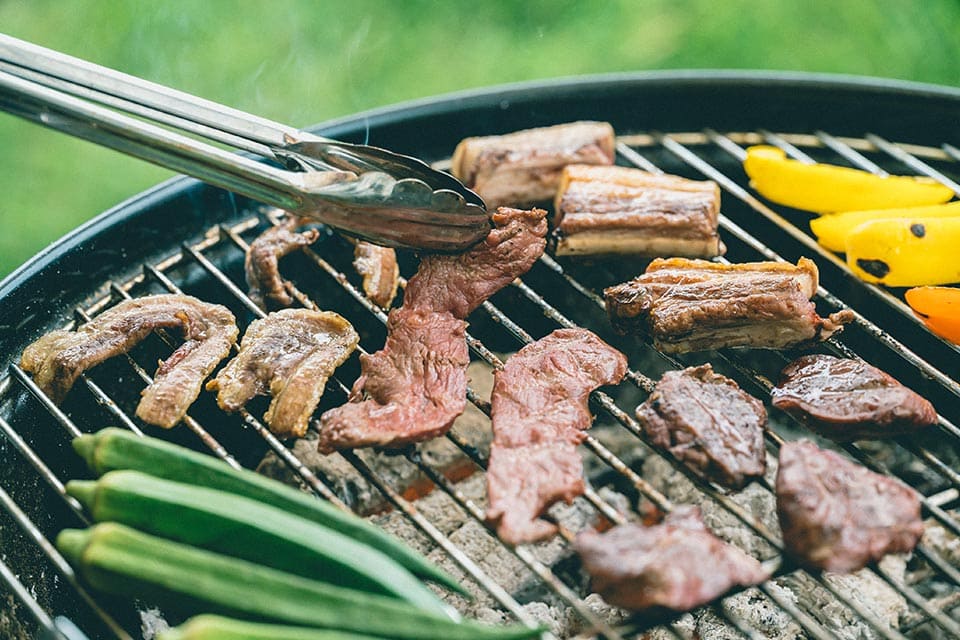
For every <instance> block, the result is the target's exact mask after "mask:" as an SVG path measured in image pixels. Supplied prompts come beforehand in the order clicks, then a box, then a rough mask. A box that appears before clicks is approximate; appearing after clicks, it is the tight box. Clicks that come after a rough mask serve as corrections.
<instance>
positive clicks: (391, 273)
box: [353, 240, 400, 309]
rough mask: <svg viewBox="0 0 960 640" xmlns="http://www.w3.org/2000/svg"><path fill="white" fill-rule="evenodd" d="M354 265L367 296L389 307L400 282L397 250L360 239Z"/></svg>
mask: <svg viewBox="0 0 960 640" xmlns="http://www.w3.org/2000/svg"><path fill="white" fill-rule="evenodd" d="M353 267H354V268H355V269H356V270H357V273H359V274H360V276H361V277H362V278H363V292H364V293H365V294H367V297H368V298H370V299H371V300H372V301H373V303H374V304H376V305H377V306H379V307H381V308H383V309H389V308H390V305H391V304H392V303H393V299H394V297H396V295H397V285H398V284H399V283H400V267H398V266H397V252H396V251H394V250H393V249H390V248H389V247H381V246H379V245H376V244H371V243H369V242H363V241H362V240H361V241H358V242H357V244H356V246H355V247H354V249H353Z"/></svg>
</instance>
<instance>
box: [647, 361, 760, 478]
mask: <svg viewBox="0 0 960 640" xmlns="http://www.w3.org/2000/svg"><path fill="white" fill-rule="evenodd" d="M637 418H638V419H639V420H640V423H641V424H642V425H643V429H644V431H646V433H647V435H648V436H650V440H651V441H652V442H653V444H655V445H657V446H659V447H663V448H665V449H669V450H670V452H671V453H672V454H673V455H675V456H676V457H677V459H678V460H681V461H683V462H684V463H686V464H687V465H688V466H689V467H691V468H693V469H694V470H696V471H698V472H700V473H701V474H703V475H704V476H706V477H707V478H709V479H711V480H714V481H716V482H718V483H720V484H722V485H725V486H727V487H730V488H731V489H740V488H742V487H743V486H744V485H746V483H747V482H748V481H749V480H750V479H751V478H758V477H761V476H763V474H764V472H765V471H766V470H767V458H766V454H765V450H764V447H763V426H764V425H765V424H766V422H767V411H766V409H764V408H763V403H762V402H760V401H759V400H757V399H756V398H754V397H753V396H750V395H748V394H747V393H745V392H744V391H743V390H742V389H741V388H740V387H739V386H738V385H737V383H736V382H734V381H733V380H731V379H730V378H727V377H724V376H721V375H719V374H717V373H714V372H713V368H712V367H711V366H710V365H709V364H705V365H703V366H700V367H689V368H687V369H684V370H683V371H668V372H667V373H665V374H663V377H662V378H661V379H660V382H658V383H657V387H656V389H655V390H654V392H653V393H652V394H650V397H649V398H647V400H646V402H644V403H643V404H641V405H640V406H639V407H637Z"/></svg>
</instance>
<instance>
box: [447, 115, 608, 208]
mask: <svg viewBox="0 0 960 640" xmlns="http://www.w3.org/2000/svg"><path fill="white" fill-rule="evenodd" d="M615 146H616V139H615V137H614V133H613V127H611V126H610V125H609V124H607V123H606V122H589V121H583V122H571V123H568V124H560V125H555V126H552V127H542V128H539V129H525V130H523V131H516V132H514V133H508V134H506V135H502V136H486V137H481V138H466V139H465V140H463V141H461V142H460V144H458V145H457V148H456V150H455V151H454V152H453V163H452V166H451V173H453V175H454V176H456V177H457V178H459V179H460V180H461V181H463V183H464V184H465V185H466V186H467V187H469V188H471V189H473V190H474V191H476V192H477V193H478V194H479V195H480V196H481V197H482V198H483V199H484V201H485V202H486V203H487V206H488V207H496V206H501V205H514V206H515V205H521V204H534V203H538V202H546V201H549V200H552V199H553V197H554V195H555V194H556V192H557V185H558V184H559V182H560V172H561V171H562V170H563V167H565V166H566V165H568V164H604V165H608V164H613V158H614V148H615Z"/></svg>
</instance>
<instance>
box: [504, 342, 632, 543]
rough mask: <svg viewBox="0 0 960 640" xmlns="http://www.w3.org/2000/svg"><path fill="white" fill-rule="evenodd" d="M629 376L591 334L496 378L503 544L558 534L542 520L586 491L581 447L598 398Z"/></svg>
mask: <svg viewBox="0 0 960 640" xmlns="http://www.w3.org/2000/svg"><path fill="white" fill-rule="evenodd" d="M626 371H627V359H626V358H625V357H624V356H623V354H622V353H620V352H619V351H617V350H616V349H613V348H612V347H610V346H609V345H607V344H606V343H605V342H603V341H602V340H600V338H598V337H597V336H595V335H594V334H592V333H591V332H589V331H587V330H586V329H558V330H556V331H554V332H553V333H551V334H550V335H548V336H546V337H544V338H542V339H540V340H538V341H536V342H534V343H532V344H528V345H527V346H525V347H524V348H522V349H520V351H518V352H517V353H516V354H514V355H513V357H511V358H510V359H509V360H508V361H507V363H506V365H505V366H504V368H503V370H502V371H497V372H496V373H494V382H493V393H492V395H491V401H492V406H491V414H490V418H491V420H492V421H493V444H492V445H491V447H490V464H489V467H488V469H487V493H488V495H489V503H490V507H489V509H488V510H487V520H489V521H490V522H492V523H493V524H494V525H496V527H497V534H498V535H499V536H500V538H501V539H503V540H504V541H506V542H508V543H510V544H520V543H523V542H533V541H535V540H540V539H542V538H545V537H547V536H550V535H552V534H553V532H554V531H555V530H556V527H555V526H554V525H553V524H550V523H549V522H546V521H544V520H540V519H538V516H539V515H540V514H541V513H543V512H544V510H546V509H547V507H549V506H550V505H552V504H553V503H555V502H557V501H558V500H565V501H566V502H568V503H569V502H571V501H572V500H573V499H574V498H575V497H576V496H578V495H581V494H582V493H583V491H584V484H583V463H582V462H581V460H580V454H579V453H578V452H577V445H578V444H580V442H582V441H583V438H584V430H586V429H589V428H590V424H591V423H592V421H593V417H592V416H591V415H590V409H589V407H588V406H587V400H588V399H589V397H590V392H591V391H593V390H594V389H596V388H597V387H599V386H602V385H607V384H616V383H618V382H620V380H621V379H623V376H624V374H625V373H626Z"/></svg>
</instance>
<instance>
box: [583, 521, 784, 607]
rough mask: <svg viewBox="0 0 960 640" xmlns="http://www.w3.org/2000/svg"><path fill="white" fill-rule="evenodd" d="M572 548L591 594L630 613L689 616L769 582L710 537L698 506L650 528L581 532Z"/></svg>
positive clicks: (757, 565)
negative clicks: (733, 592) (739, 589)
mask: <svg viewBox="0 0 960 640" xmlns="http://www.w3.org/2000/svg"><path fill="white" fill-rule="evenodd" d="M574 549H576V551H577V553H579V554H580V559H581V560H582V561H583V566H584V568H585V569H586V571H587V573H588V574H590V578H591V584H592V587H593V589H594V590H595V591H597V592H598V593H599V594H600V595H601V596H603V599H604V600H606V601H607V602H608V603H610V604H612V605H616V606H618V607H623V608H625V609H630V610H632V611H642V610H645V609H650V608H653V607H662V608H666V609H672V610H674V611H688V610H690V609H693V608H695V607H698V606H700V605H702V604H705V603H707V602H710V601H711V600H713V599H714V598H717V597H719V596H721V595H723V594H724V593H726V592H727V591H728V590H729V589H730V588H732V587H735V586H738V585H739V586H750V585H755V584H759V583H761V582H763V581H764V580H766V579H767V578H768V577H769V574H768V573H767V572H766V571H765V570H764V569H763V567H762V566H761V565H760V563H759V562H757V561H756V560H755V559H754V558H752V557H751V556H749V555H747V554H746V553H744V552H743V551H741V550H740V549H738V548H737V547H734V546H732V545H729V544H727V543H725V542H723V541H722V540H720V539H719V538H717V537H716V536H714V535H713V534H712V533H710V531H709V530H708V529H707V528H706V526H705V525H704V523H703V518H702V516H701V515H700V509H698V508H697V507H690V506H679V507H677V508H676V509H674V510H673V511H672V512H671V513H670V514H668V515H667V517H666V518H664V520H663V522H662V523H660V524H658V525H654V526H652V527H645V526H643V525H640V524H634V523H631V524H622V525H619V526H617V527H614V528H613V529H611V530H610V531H608V532H606V533H603V534H600V533H593V532H587V533H582V534H580V535H579V536H577V540H576V542H575V543H574Z"/></svg>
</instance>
